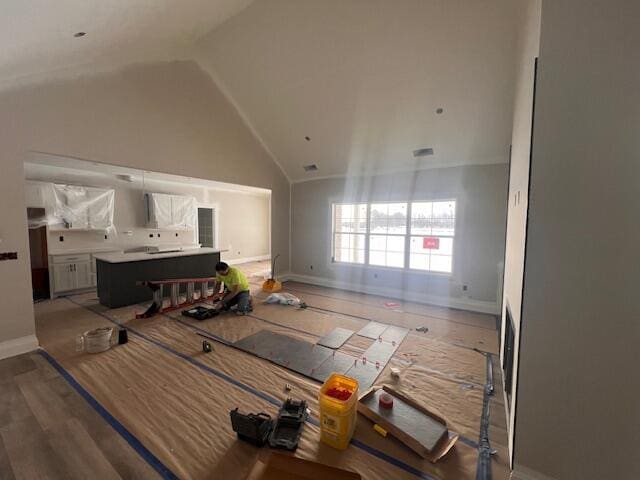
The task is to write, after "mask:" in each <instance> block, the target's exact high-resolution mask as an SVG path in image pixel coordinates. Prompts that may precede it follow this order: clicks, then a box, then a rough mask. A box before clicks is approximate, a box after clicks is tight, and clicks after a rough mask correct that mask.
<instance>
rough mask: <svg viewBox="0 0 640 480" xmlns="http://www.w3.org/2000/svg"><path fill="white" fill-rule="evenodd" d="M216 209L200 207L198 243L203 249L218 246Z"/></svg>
mask: <svg viewBox="0 0 640 480" xmlns="http://www.w3.org/2000/svg"><path fill="white" fill-rule="evenodd" d="M216 228H217V222H216V208H215V207H214V206H208V207H205V206H202V207H198V228H197V230H198V232H197V236H198V243H199V244H200V245H201V246H202V247H208V248H216V247H217V246H218V238H217V237H218V236H217V230H216Z"/></svg>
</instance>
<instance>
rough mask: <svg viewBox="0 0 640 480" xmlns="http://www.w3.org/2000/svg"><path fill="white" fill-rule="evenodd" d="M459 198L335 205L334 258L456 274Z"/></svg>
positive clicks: (338, 261)
mask: <svg viewBox="0 0 640 480" xmlns="http://www.w3.org/2000/svg"><path fill="white" fill-rule="evenodd" d="M455 224H456V201H455V200H442V201H431V202H413V203H407V202H395V203H371V204H366V203H357V204H342V203H339V204H334V205H333V250H332V251H333V261H334V262H337V263H356V264H366V265H373V266H381V267H394V268H409V269H412V270H423V271H428V272H441V273H451V272H452V269H453V242H454V238H455Z"/></svg>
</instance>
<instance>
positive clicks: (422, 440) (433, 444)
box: [358, 386, 458, 462]
mask: <svg viewBox="0 0 640 480" xmlns="http://www.w3.org/2000/svg"><path fill="white" fill-rule="evenodd" d="M385 392H386V393H388V394H390V395H391V396H392V397H393V407H392V408H390V409H386V408H382V407H381V406H380V405H379V403H378V402H379V398H380V395H382V393H385ZM358 411H359V412H360V413H361V414H363V415H364V416H366V417H367V418H369V419H371V420H373V421H374V422H375V423H377V424H378V425H380V426H381V427H382V428H384V429H385V430H387V432H389V433H390V434H391V435H393V436H394V437H396V438H397V439H398V440H400V441H401V442H403V443H404V444H405V445H407V446H408V447H409V448H411V449H412V450H413V451H415V452H416V453H417V454H418V455H420V456H421V457H423V458H427V459H430V460H431V461H434V462H435V461H436V460H437V459H439V458H441V457H442V456H443V455H444V454H445V453H446V452H448V451H449V449H450V448H451V447H452V446H453V444H454V443H455V441H456V440H457V438H458V437H457V435H449V431H448V428H447V423H446V421H445V420H444V419H443V418H442V417H440V416H439V415H437V414H436V413H434V412H430V411H429V410H427V409H426V408H424V407H423V406H421V405H419V404H417V403H416V402H415V401H413V400H412V399H410V398H408V397H405V396H404V395H402V394H401V393H400V392H397V391H395V390H393V389H391V388H389V387H387V386H384V387H383V388H381V389H371V390H370V391H369V392H367V393H365V394H364V395H363V396H362V397H361V398H360V400H359V402H358Z"/></svg>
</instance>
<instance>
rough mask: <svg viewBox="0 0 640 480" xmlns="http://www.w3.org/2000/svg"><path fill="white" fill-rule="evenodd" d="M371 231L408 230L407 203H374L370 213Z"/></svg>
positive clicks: (398, 232)
mask: <svg viewBox="0 0 640 480" xmlns="http://www.w3.org/2000/svg"><path fill="white" fill-rule="evenodd" d="M370 223H371V225H370V228H371V233H397V234H404V233H406V231H407V204H406V203H373V204H371V213H370Z"/></svg>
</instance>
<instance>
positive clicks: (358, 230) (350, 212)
mask: <svg viewBox="0 0 640 480" xmlns="http://www.w3.org/2000/svg"><path fill="white" fill-rule="evenodd" d="M366 232H367V204H366V203H359V204H335V205H334V206H333V261H334V262H341V263H365V262H364V257H365V255H364V254H365V241H366Z"/></svg>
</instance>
